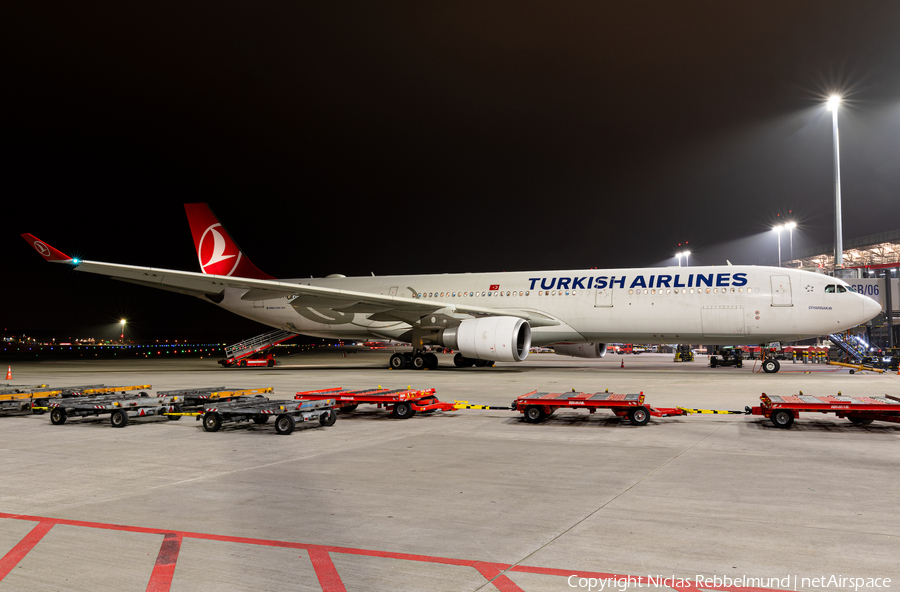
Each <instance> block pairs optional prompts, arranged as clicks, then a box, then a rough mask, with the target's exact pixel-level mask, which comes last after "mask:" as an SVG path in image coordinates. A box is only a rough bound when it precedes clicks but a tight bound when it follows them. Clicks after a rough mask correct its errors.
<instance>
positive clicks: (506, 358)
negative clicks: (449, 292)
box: [441, 317, 531, 362]
mask: <svg viewBox="0 0 900 592" xmlns="http://www.w3.org/2000/svg"><path fill="white" fill-rule="evenodd" d="M441 342H442V343H441V344H442V345H443V346H445V347H449V348H452V349H456V350H459V352H460V353H461V354H462V355H464V356H465V357H467V358H474V359H477V360H491V361H494V362H521V361H522V360H524V359H525V358H526V357H527V356H528V349H529V348H530V347H531V325H529V324H528V321H525V320H524V319H519V318H516V317H485V318H481V319H466V320H464V321H462V322H461V323H460V324H459V325H457V326H456V327H451V328H450V329H444V330H443V331H442V332H441Z"/></svg>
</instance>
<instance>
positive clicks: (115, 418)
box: [109, 409, 128, 428]
mask: <svg viewBox="0 0 900 592" xmlns="http://www.w3.org/2000/svg"><path fill="white" fill-rule="evenodd" d="M109 423H110V424H112V427H114V428H124V427H125V426H127V425H128V412H126V411H125V410H124V409H116V410H115V411H113V412H112V415H110V416H109Z"/></svg>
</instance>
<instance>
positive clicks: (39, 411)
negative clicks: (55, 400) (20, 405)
mask: <svg viewBox="0 0 900 592" xmlns="http://www.w3.org/2000/svg"><path fill="white" fill-rule="evenodd" d="M47 405H48V403H47V399H38V400H36V401H32V402H31V412H32V413H34V414H35V415H43V414H44V413H46V412H47V410H46V409H35V407H46V406H47Z"/></svg>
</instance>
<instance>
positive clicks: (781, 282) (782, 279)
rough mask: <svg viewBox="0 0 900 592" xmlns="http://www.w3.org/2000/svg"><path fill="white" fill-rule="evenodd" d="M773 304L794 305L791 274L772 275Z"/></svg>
mask: <svg viewBox="0 0 900 592" xmlns="http://www.w3.org/2000/svg"><path fill="white" fill-rule="evenodd" d="M772 306H794V302H793V298H792V296H791V276H789V275H773V276H772Z"/></svg>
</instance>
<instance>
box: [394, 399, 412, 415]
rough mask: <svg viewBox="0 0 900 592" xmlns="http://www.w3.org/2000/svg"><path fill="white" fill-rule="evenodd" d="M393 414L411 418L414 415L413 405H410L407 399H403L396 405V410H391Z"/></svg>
mask: <svg viewBox="0 0 900 592" xmlns="http://www.w3.org/2000/svg"><path fill="white" fill-rule="evenodd" d="M391 415H393V416H394V417H396V418H397V419H409V418H410V417H412V416H413V408H412V405H410V404H409V403H407V402H406V401H401V402H400V403H397V404H396V405H394V410H393V411H391Z"/></svg>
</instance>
